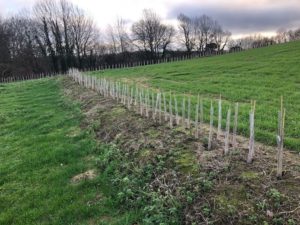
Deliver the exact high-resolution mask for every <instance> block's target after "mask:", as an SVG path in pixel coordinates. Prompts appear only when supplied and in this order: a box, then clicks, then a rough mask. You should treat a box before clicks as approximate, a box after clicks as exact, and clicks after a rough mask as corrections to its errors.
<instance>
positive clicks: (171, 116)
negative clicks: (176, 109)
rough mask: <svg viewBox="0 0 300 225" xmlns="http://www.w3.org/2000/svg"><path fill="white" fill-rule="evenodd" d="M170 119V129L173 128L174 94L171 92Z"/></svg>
mask: <svg viewBox="0 0 300 225" xmlns="http://www.w3.org/2000/svg"><path fill="white" fill-rule="evenodd" d="M169 119H170V128H173V112H172V93H171V92H170V100H169Z"/></svg>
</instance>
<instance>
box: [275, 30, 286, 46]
mask: <svg viewBox="0 0 300 225" xmlns="http://www.w3.org/2000/svg"><path fill="white" fill-rule="evenodd" d="M275 40H276V42H277V43H285V42H287V41H288V40H289V35H288V32H287V30H286V29H285V28H279V29H278V30H277V32H276V36H275Z"/></svg>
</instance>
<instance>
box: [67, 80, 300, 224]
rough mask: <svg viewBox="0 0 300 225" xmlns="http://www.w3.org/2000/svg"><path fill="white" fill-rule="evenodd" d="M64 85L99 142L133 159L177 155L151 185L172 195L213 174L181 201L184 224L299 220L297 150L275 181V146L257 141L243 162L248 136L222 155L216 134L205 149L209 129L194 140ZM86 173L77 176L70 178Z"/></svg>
mask: <svg viewBox="0 0 300 225" xmlns="http://www.w3.org/2000/svg"><path fill="white" fill-rule="evenodd" d="M63 88H64V94H65V95H66V96H67V97H68V98H71V99H72V100H74V101H77V102H79V103H80V104H81V106H82V111H83V113H84V116H85V119H84V122H83V123H82V128H87V127H92V128H93V129H94V131H95V134H96V138H97V139H98V140H99V141H101V142H105V143H114V144H116V145H117V146H118V147H119V148H120V149H121V150H122V152H124V154H129V153H130V154H132V152H134V153H135V157H136V158H137V159H138V160H135V162H137V163H139V164H144V163H146V162H149V161H153V162H155V160H156V156H157V155H167V154H169V153H170V152H172V153H176V154H172V157H173V158H172V162H174V164H170V165H172V167H173V168H170V170H169V171H167V172H165V173H164V174H162V175H160V176H158V177H156V178H155V179H154V180H153V183H152V184H151V185H152V186H153V187H159V190H161V191H163V190H164V189H168V190H170V191H171V192H173V193H175V194H176V190H177V189H178V188H179V187H180V185H182V184H183V183H185V182H189V180H190V179H195V180H197V178H198V176H200V174H201V173H202V172H203V173H206V174H212V175H211V176H212V177H213V179H212V180H213V187H212V189H211V190H210V191H208V192H205V193H203V194H199V195H197V196H195V197H194V200H193V201H192V203H190V204H185V208H184V209H183V213H184V221H183V224H262V223H261V221H264V222H265V223H264V224H300V155H299V153H293V152H290V151H288V150H285V152H284V175H283V177H282V179H277V178H276V151H277V150H276V148H275V147H272V146H266V145H263V144H261V143H257V142H256V143H255V158H254V161H253V163H252V164H247V163H246V157H247V153H248V139H247V138H244V137H238V145H237V146H236V147H232V146H231V148H230V154H229V155H227V156H224V155H223V148H224V141H223V140H222V139H223V138H224V137H221V139H220V140H217V139H216V135H214V143H213V150H211V151H208V150H207V148H206V145H207V138H206V137H207V136H208V135H207V133H208V128H207V127H205V128H204V131H203V133H202V134H201V137H200V138H199V139H195V138H194V136H193V135H192V134H191V133H192V132H190V131H189V130H187V129H184V128H182V127H179V126H175V127H174V128H173V129H170V128H169V127H168V123H167V122H166V123H165V124H158V123H157V122H154V121H153V120H152V119H150V118H149V119H147V118H144V117H141V116H140V115H139V114H138V113H136V112H135V111H134V110H128V109H126V108H125V107H124V106H123V105H121V104H119V103H117V102H116V101H115V100H112V99H106V98H104V97H102V96H100V95H99V94H98V93H96V92H94V91H92V90H89V89H86V88H84V87H80V86H79V85H77V84H76V83H74V82H73V81H71V80H70V79H69V78H66V79H64V80H63ZM174 156H175V157H174ZM133 160H134V159H133ZM87 172H88V171H87ZM89 174H90V173H89ZM91 174H93V173H91ZM91 174H90V175H91ZM90 175H87V174H85V173H84V174H80V175H78V177H77V176H76V177H74V178H73V179H72V181H73V180H74V181H73V182H76V181H77V180H80V179H86V178H88V179H89V178H90V177H91V176H90ZM93 176H95V174H93ZM275 190H277V191H278V192H279V193H280V195H279V196H277V194H278V193H277V192H276V191H275ZM195 191H196V190H195Z"/></svg>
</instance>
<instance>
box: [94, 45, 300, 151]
mask: <svg viewBox="0 0 300 225" xmlns="http://www.w3.org/2000/svg"><path fill="white" fill-rule="evenodd" d="M299 61H300V42H292V43H288V44H283V45H276V46H271V47H268V48H261V49H254V50H249V51H245V52H241V53H237V54H230V55H224V56H217V57H211V58H201V59H193V60H187V61H181V62H174V63H166V64H160V65H150V66H144V67H137V68H127V69H116V70H108V71H105V72H101V73H100V72H93V73H92V74H96V75H101V76H105V77H111V78H124V80H125V79H126V80H130V81H136V82H140V83H143V84H146V85H150V86H151V87H154V88H160V89H162V90H165V91H168V90H172V91H175V92H177V93H189V92H190V93H191V94H194V95H197V94H198V93H200V94H201V95H202V96H203V97H208V98H211V97H213V98H216V97H217V96H218V95H219V94H221V95H222V96H223V98H224V99H226V100H228V101H229V102H241V103H247V104H244V105H242V108H241V114H242V116H241V117H240V126H239V129H240V132H242V133H244V134H246V133H248V111H249V107H248V103H249V102H250V100H251V99H255V100H257V113H256V126H257V129H256V137H257V139H258V140H260V141H264V142H265V143H268V144H274V143H275V138H274V137H275V133H276V129H277V128H276V127H277V110H278V109H279V98H280V95H283V96H284V99H285V107H286V109H287V122H286V136H287V138H286V146H287V147H288V148H290V149H294V150H300V114H299V112H300V64H299ZM208 105H209V103H208V102H207V103H206V114H208ZM223 118H225V110H223ZM224 123H225V121H223V124H224Z"/></svg>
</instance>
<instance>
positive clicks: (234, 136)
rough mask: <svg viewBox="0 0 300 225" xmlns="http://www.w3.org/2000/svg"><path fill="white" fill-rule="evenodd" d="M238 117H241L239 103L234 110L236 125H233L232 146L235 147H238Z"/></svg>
mask: <svg viewBox="0 0 300 225" xmlns="http://www.w3.org/2000/svg"><path fill="white" fill-rule="evenodd" d="M238 115H239V103H238V102H237V103H235V109H234V124H233V136H232V145H233V146H234V147H236V146H237V142H236V134H237V127H238Z"/></svg>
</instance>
